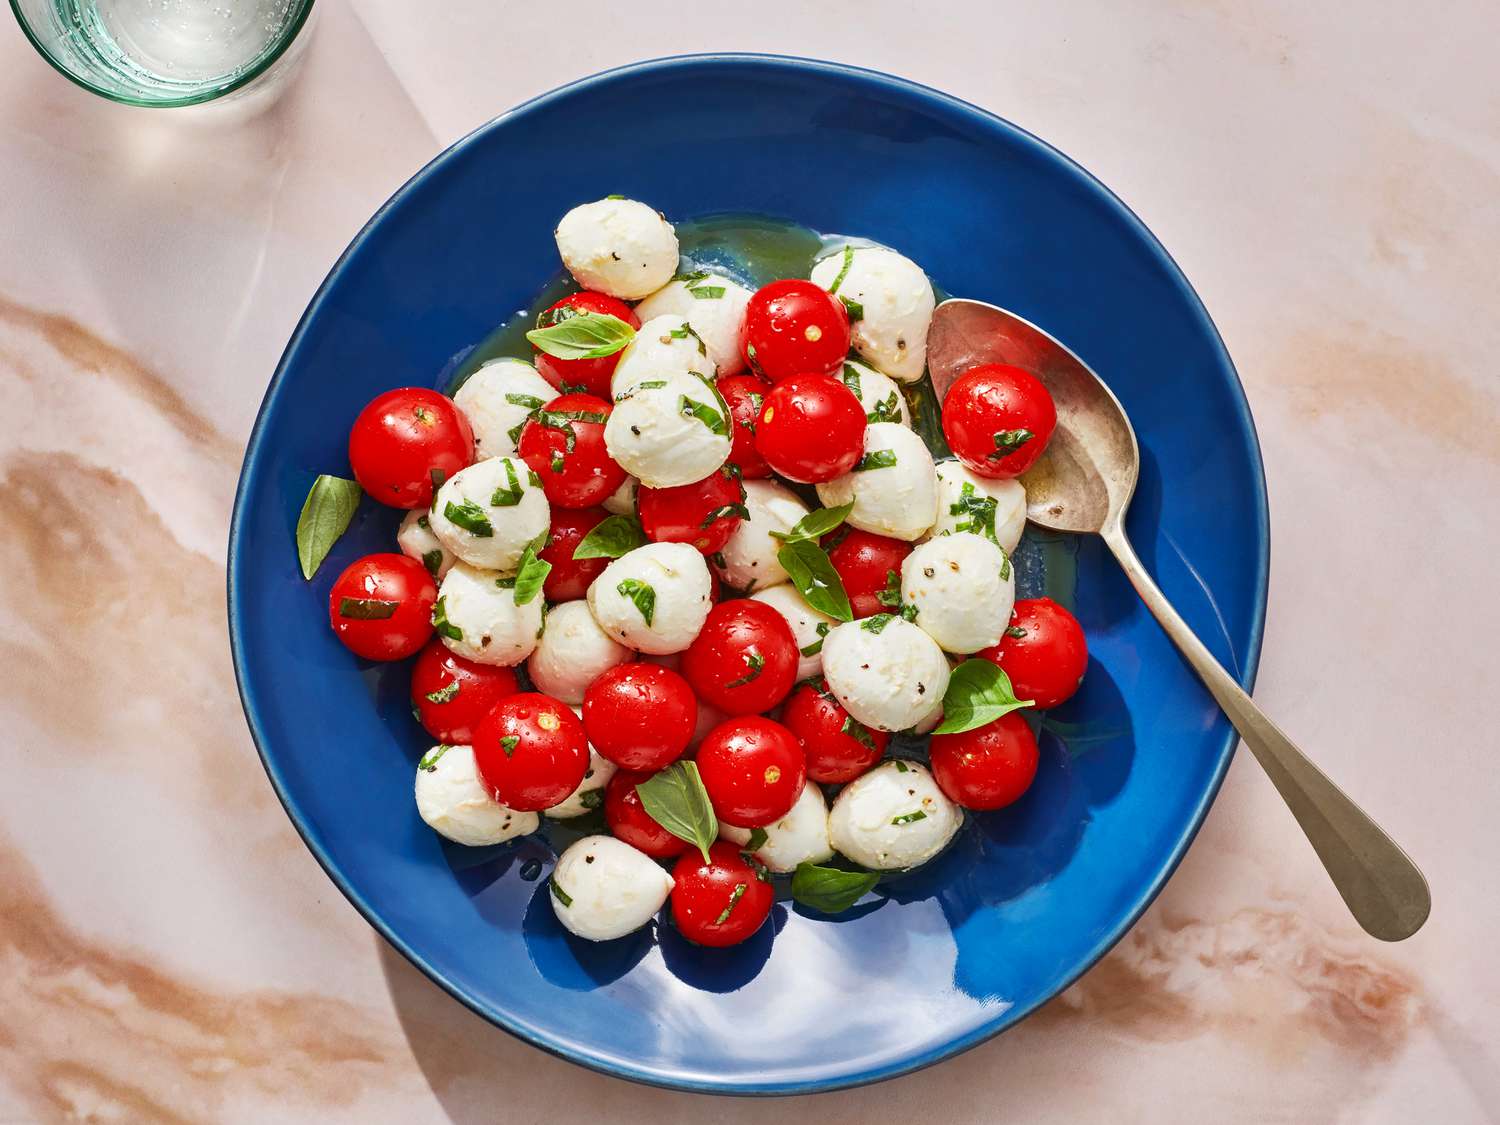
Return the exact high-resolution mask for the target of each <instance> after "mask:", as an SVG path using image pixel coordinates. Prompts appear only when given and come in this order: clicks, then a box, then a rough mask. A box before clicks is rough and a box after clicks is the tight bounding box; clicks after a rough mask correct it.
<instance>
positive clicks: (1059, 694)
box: [979, 598, 1089, 708]
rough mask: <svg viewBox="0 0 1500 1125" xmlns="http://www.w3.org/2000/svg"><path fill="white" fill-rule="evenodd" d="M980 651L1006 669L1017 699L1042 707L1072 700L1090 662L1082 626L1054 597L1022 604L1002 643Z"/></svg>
mask: <svg viewBox="0 0 1500 1125" xmlns="http://www.w3.org/2000/svg"><path fill="white" fill-rule="evenodd" d="M979 655H980V656H981V657H983V658H984V659H985V660H988V661H991V662H992V663H995V664H998V665H999V666H1000V667H1001V668H1003V669H1005V674H1006V675H1008V676H1009V677H1010V686H1011V687H1012V688H1013V689H1014V690H1015V693H1016V698H1017V699H1030V700H1033V701H1034V702H1035V703H1036V705H1037V706H1038V707H1043V708H1046V707H1056V706H1057V705H1058V704H1059V703H1062V702H1064V701H1066V700H1068V699H1071V698H1073V693H1074V692H1076V691H1077V690H1078V685H1079V683H1080V682H1081V681H1082V680H1083V672H1084V669H1086V668H1087V667H1088V666H1089V646H1088V641H1087V640H1085V639H1084V636H1083V626H1082V625H1080V624H1078V618H1076V617H1074V616H1073V615H1072V614H1071V613H1069V612H1068V611H1067V610H1065V609H1064V608H1063V607H1062V606H1060V605H1058V604H1057V603H1056V602H1055V601H1053V600H1052V599H1051V598H1026V599H1024V600H1022V601H1019V602H1017V603H1016V607H1015V609H1013V610H1012V611H1011V615H1010V628H1008V629H1006V630H1005V636H1003V637H1001V638H1000V643H999V644H997V645H995V646H994V647H993V648H987V649H985V650H984V651H983V652H981V653H979Z"/></svg>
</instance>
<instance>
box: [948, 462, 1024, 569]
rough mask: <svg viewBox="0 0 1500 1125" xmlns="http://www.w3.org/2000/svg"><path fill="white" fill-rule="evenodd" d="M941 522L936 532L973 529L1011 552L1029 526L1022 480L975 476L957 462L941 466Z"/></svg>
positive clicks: (1007, 551)
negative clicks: (989, 478)
mask: <svg viewBox="0 0 1500 1125" xmlns="http://www.w3.org/2000/svg"><path fill="white" fill-rule="evenodd" d="M937 493H938V507H937V523H935V524H933V525H932V534H933V535H948V534H951V533H953V532H958V531H972V532H973V533H974V534H976V535H983V536H984V537H985V538H987V539H988V540H989V541H990V542H991V543H994V544H995V545H996V546H998V547H999V548H1000V549H1001V550H1002V551H1004V552H1005V553H1006V554H1007V555H1008V554H1010V553H1011V552H1013V551H1014V550H1015V549H1016V544H1018V543H1019V542H1021V532H1022V531H1024V530H1025V529H1026V489H1025V487H1024V486H1023V485H1022V484H1021V482H1020V481H1018V480H988V479H986V478H985V477H980V476H975V475H974V474H973V473H971V472H969V470H968V469H966V468H964V467H963V465H961V464H959V463H958V462H957V461H944V462H942V463H941V464H939V465H938V466H937Z"/></svg>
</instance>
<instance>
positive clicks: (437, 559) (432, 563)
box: [422, 547, 443, 578]
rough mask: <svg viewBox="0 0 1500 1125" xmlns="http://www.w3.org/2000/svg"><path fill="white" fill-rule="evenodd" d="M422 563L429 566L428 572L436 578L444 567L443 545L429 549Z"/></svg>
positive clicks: (423, 556)
mask: <svg viewBox="0 0 1500 1125" xmlns="http://www.w3.org/2000/svg"><path fill="white" fill-rule="evenodd" d="M422 565H423V566H425V567H426V568H427V573H428V574H430V575H432V576H433V577H434V578H436V577H437V573H438V571H440V570H442V569H443V549H442V548H441V547H438V548H435V549H433V550H431V551H427V552H426V553H424V554H423V555H422Z"/></svg>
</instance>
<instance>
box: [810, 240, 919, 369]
mask: <svg viewBox="0 0 1500 1125" xmlns="http://www.w3.org/2000/svg"><path fill="white" fill-rule="evenodd" d="M846 262H847V264H848V267H849V268H848V269H847V270H845V269H844V266H845V264H846ZM840 274H842V275H843V279H842V280H839V275H840ZM812 280H813V283H814V284H816V285H821V286H822V287H823V288H824V289H830V290H832V289H833V286H834V284H835V283H837V285H838V289H837V293H838V295H839V296H840V297H844V298H847V299H848V300H850V301H855V302H858V304H859V305H860V306H861V307H862V309H863V313H864V315H863V316H862V317H861V319H859V320H857V321H855V322H854V350H855V351H857V352H858V353H859V354H860V355H861V356H862V357H863V358H864V359H867V360H869V361H870V363H872V364H874V365H875V366H876V367H878V368H879V369H880V370H881V371H883V372H885V373H886V374H887V375H889V376H890V377H891V378H893V379H899V380H901V382H903V383H914V382H916V381H917V380H918V379H920V378H921V377H922V371H923V369H924V368H925V367H926V366H927V329H928V326H929V325H931V323H932V310H933V309H934V308H935V307H936V304H937V302H936V299H935V298H934V297H933V293H932V282H931V281H929V280H928V278H927V275H926V274H925V273H923V272H922V267H921V266H919V265H917V263H916V262H913V261H912V260H911V259H910V258H907V257H904V256H902V255H900V254H898V253H896V252H895V251H894V250H889V249H887V248H886V247H884V246H860V247H855V248H853V250H852V252H850V251H845V250H840V251H839V252H838V253H835V254H831V255H829V256H828V257H826V258H824V259H823V260H822V261H821V262H819V263H818V264H817V265H815V266H813V269H812Z"/></svg>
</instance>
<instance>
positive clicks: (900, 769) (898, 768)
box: [896, 758, 911, 773]
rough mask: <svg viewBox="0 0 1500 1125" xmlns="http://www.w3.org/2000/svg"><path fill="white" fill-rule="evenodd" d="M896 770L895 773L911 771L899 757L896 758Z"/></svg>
mask: <svg viewBox="0 0 1500 1125" xmlns="http://www.w3.org/2000/svg"><path fill="white" fill-rule="evenodd" d="M896 772H897V773H911V767H910V766H908V765H907V764H906V763H905V762H903V761H902V760H901V759H900V758H897V759H896Z"/></svg>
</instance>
